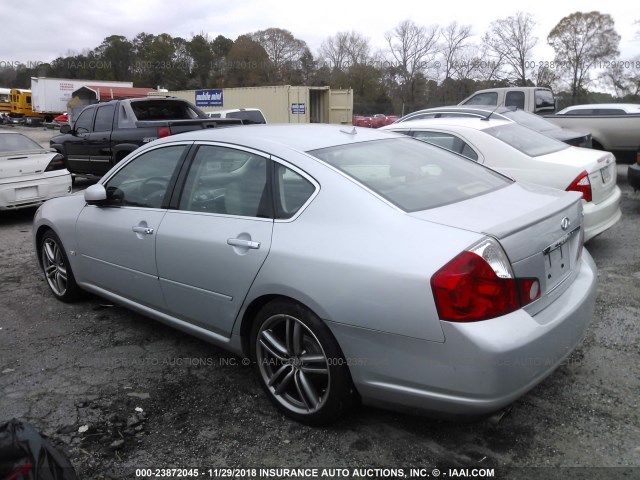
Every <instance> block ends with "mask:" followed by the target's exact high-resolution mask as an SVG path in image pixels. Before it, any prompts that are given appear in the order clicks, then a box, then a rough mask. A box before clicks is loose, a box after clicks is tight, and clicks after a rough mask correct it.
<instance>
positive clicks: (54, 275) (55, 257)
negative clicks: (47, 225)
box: [40, 230, 81, 302]
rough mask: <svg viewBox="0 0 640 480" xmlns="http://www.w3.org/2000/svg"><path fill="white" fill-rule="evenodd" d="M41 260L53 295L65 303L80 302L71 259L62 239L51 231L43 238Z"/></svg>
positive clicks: (79, 293)
mask: <svg viewBox="0 0 640 480" xmlns="http://www.w3.org/2000/svg"><path fill="white" fill-rule="evenodd" d="M40 259H41V262H42V270H43V272H44V275H45V278H46V279H47V283H48V284H49V289H50V290H51V293H53V295H54V296H55V297H56V298H57V299H58V300H61V301H63V302H73V301H76V300H78V298H80V296H81V290H80V287H78V284H77V283H76V279H75V277H74V276H73V271H72V270H71V265H70V264H69V259H68V258H67V254H66V253H65V251H64V247H63V246H62V242H61V241H60V238H58V235H56V234H55V232H53V231H51V230H49V231H48V232H46V233H45V234H44V235H43V237H42V242H41V243H40Z"/></svg>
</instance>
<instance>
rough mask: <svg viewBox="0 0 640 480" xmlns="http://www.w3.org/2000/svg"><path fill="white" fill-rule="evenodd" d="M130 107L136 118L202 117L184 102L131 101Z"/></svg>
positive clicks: (170, 118)
mask: <svg viewBox="0 0 640 480" xmlns="http://www.w3.org/2000/svg"><path fill="white" fill-rule="evenodd" d="M131 108H132V109H133V113H135V115H136V118H137V119H138V120H189V119H191V118H202V117H204V115H200V114H199V113H198V112H197V111H196V110H194V109H193V108H192V107H191V106H190V105H189V104H188V103H185V102H172V101H167V100H161V101H157V102H153V101H152V102H148V101H144V102H131Z"/></svg>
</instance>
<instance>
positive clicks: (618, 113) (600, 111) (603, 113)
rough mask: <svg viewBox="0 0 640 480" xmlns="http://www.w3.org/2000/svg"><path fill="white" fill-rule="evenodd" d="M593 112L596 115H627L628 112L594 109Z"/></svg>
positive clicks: (617, 109) (616, 109)
mask: <svg viewBox="0 0 640 480" xmlns="http://www.w3.org/2000/svg"><path fill="white" fill-rule="evenodd" d="M593 112H594V113H595V114H596V115H626V114H627V112H625V111H624V110H621V109H619V108H594V109H593Z"/></svg>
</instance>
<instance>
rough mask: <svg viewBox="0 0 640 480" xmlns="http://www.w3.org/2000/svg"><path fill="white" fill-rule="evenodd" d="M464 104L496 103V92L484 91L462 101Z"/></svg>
mask: <svg viewBox="0 0 640 480" xmlns="http://www.w3.org/2000/svg"><path fill="white" fill-rule="evenodd" d="M464 104H465V105H497V104H498V94H497V93H496V92H485V93H479V94H477V95H474V96H473V97H471V98H470V99H469V100H467V101H466V102H464Z"/></svg>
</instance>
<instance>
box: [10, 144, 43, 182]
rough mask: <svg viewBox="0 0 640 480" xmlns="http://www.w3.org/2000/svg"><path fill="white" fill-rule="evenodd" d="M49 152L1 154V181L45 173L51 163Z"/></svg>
mask: <svg viewBox="0 0 640 480" xmlns="http://www.w3.org/2000/svg"><path fill="white" fill-rule="evenodd" d="M51 158H52V153H51V152H50V151H49V150H45V149H43V150H39V151H38V150H33V151H29V152H3V153H1V154H0V179H7V178H14V177H22V176H25V175H33V174H34V173H41V172H44V170H45V168H47V165H49V162H50V161H51Z"/></svg>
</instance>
